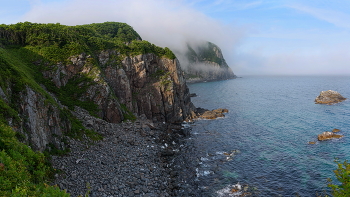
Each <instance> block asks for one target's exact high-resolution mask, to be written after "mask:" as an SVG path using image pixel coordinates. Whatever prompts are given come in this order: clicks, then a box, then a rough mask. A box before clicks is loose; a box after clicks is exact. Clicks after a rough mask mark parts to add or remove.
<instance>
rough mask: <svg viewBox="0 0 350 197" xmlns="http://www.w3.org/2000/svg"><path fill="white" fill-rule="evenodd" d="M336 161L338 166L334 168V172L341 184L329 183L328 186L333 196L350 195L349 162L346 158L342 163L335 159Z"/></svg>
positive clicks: (342, 196)
mask: <svg viewBox="0 0 350 197" xmlns="http://www.w3.org/2000/svg"><path fill="white" fill-rule="evenodd" d="M336 163H337V164H338V168H337V169H336V170H334V174H335V176H336V177H337V179H338V181H339V182H340V183H341V184H340V185H335V184H332V183H330V184H329V185H328V187H330V188H331V189H332V194H333V196H334V197H347V196H350V163H348V161H347V160H345V161H344V162H343V163H340V162H339V161H336ZM330 181H331V180H330Z"/></svg>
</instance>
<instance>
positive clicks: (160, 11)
mask: <svg viewBox="0 0 350 197" xmlns="http://www.w3.org/2000/svg"><path fill="white" fill-rule="evenodd" d="M23 20H25V21H30V22H40V23H56V22H59V23H62V24H65V25H78V24H88V23H100V22H105V21H117V22H125V23H128V24H129V25H131V26H133V27H134V29H135V30H136V31H137V32H138V33H139V34H140V35H141V37H142V38H143V39H144V40H148V41H150V42H152V43H154V44H156V45H158V46H162V47H169V48H171V49H173V50H178V51H181V50H184V48H185V47H186V45H185V42H187V41H192V42H196V41H198V42H200V41H203V40H205V41H210V42H213V43H215V44H217V45H218V46H219V47H220V48H221V49H222V50H223V52H224V53H225V54H231V53H232V52H233V50H234V47H235V46H236V45H237V44H238V43H239V42H240V41H241V39H242V38H243V37H244V35H245V34H246V30H245V29H244V28H242V27H238V26H232V25H225V24H223V23H221V22H219V21H217V20H215V19H213V18H210V17H208V16H206V15H204V14H203V13H201V12H199V11H197V10H195V9H193V8H191V7H190V6H188V5H187V4H186V2H184V1H168V0H118V1H115V0H99V1H95V0H71V1H64V2H61V3H57V2H56V3H55V2H52V3H37V4H35V5H34V6H33V7H32V9H31V10H30V12H28V13H27V14H26V15H25V16H24V17H23ZM227 57H230V56H228V55H227ZM227 62H228V63H229V64H232V63H233V61H230V58H227Z"/></svg>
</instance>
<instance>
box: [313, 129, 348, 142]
mask: <svg viewBox="0 0 350 197" xmlns="http://www.w3.org/2000/svg"><path fill="white" fill-rule="evenodd" d="M342 137H344V136H343V135H338V134H335V133H333V132H329V131H325V132H323V133H322V134H319V135H318V136H317V139H318V140H319V141H324V140H330V139H333V138H342Z"/></svg>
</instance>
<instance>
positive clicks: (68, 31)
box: [0, 22, 176, 63]
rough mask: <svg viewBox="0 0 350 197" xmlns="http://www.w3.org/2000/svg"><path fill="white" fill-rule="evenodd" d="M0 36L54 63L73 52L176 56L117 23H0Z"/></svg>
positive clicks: (3, 41)
mask: <svg viewBox="0 0 350 197" xmlns="http://www.w3.org/2000/svg"><path fill="white" fill-rule="evenodd" d="M0 38H1V39H0V45H1V44H2V45H4V46H7V47H8V46H11V47H26V48H27V49H29V50H31V51H33V52H35V53H37V54H40V55H42V56H43V57H45V58H47V60H50V61H51V62H53V63H57V62H65V61H67V58H68V57H69V56H72V55H78V54H81V53H87V54H93V53H94V52H96V51H102V50H107V49H116V50H117V51H119V52H120V53H121V54H123V55H126V56H129V55H131V56H133V55H139V54H145V53H154V54H156V55H157V56H159V57H167V58H170V59H175V58H176V57H175V55H174V53H173V52H172V51H171V50H170V49H169V48H161V47H158V46H156V45H154V44H151V43H149V42H147V41H142V39H141V37H140V36H139V34H138V33H137V32H136V31H135V30H134V29H133V28H132V27H131V26H129V25H127V24H125V23H117V22H105V23H94V24H89V25H77V26H66V25H61V24H59V23H56V24H40V23H30V22H25V23H17V24H13V25H0Z"/></svg>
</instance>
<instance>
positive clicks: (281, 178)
mask: <svg viewBox="0 0 350 197" xmlns="http://www.w3.org/2000/svg"><path fill="white" fill-rule="evenodd" d="M188 86H189V89H190V92H191V93H196V94H197V95H198V96H197V97H192V98H191V99H192V102H193V103H194V105H195V106H196V107H202V108H206V109H210V110H212V109H217V108H226V109H228V110H229V112H228V113H226V114H225V117H224V118H219V119H216V120H196V121H195V122H194V123H193V124H192V125H191V128H192V131H191V138H190V139H191V140H192V141H193V144H194V146H195V150H196V152H195V153H193V154H196V156H197V160H198V162H197V163H198V165H197V166H196V178H197V180H196V181H197V183H198V185H199V188H200V190H201V192H202V194H201V195H202V196H244V195H246V196H318V195H319V196H320V195H326V194H328V195H329V194H330V191H331V190H330V188H329V187H327V184H328V183H329V182H328V181H329V180H330V179H332V181H333V183H335V184H339V182H338V181H337V179H336V177H335V174H334V172H333V170H335V169H336V168H337V164H336V163H335V160H338V161H341V162H342V161H344V160H347V159H350V99H348V100H346V101H344V102H341V103H338V104H334V105H321V104H315V102H314V100H315V98H316V97H317V96H318V95H319V94H320V92H321V91H325V90H334V91H337V92H339V93H340V94H341V95H342V96H344V97H346V98H350V77H348V76H244V77H242V78H236V79H232V80H225V81H216V82H203V83H195V84H188ZM333 129H340V130H341V131H340V132H339V134H341V135H344V137H343V138H341V139H332V140H328V141H317V135H318V134H321V133H322V132H324V131H332V130H333ZM309 142H316V143H315V144H309ZM234 185H240V186H241V190H240V191H241V192H238V193H237V192H236V193H235V190H232V188H234Z"/></svg>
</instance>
